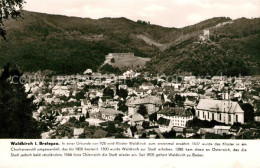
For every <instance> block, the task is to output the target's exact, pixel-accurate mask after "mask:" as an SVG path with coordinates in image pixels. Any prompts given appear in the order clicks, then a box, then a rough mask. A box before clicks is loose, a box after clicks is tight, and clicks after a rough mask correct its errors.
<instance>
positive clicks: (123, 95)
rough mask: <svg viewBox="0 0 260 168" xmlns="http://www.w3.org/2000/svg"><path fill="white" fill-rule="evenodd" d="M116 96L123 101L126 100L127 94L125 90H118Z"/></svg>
mask: <svg viewBox="0 0 260 168" xmlns="http://www.w3.org/2000/svg"><path fill="white" fill-rule="evenodd" d="M118 96H119V97H122V98H123V99H126V98H127V96H128V92H127V90H125V89H119V91H118Z"/></svg>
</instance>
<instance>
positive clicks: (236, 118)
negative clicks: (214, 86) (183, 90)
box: [196, 99, 244, 125]
mask: <svg viewBox="0 0 260 168" xmlns="http://www.w3.org/2000/svg"><path fill="white" fill-rule="evenodd" d="M196 116H197V117H198V118H199V119H201V120H208V121H211V120H216V121H218V122H221V123H225V124H231V125H233V124H234V123H235V122H240V123H241V124H243V123H244V111H243V110H242V109H241V107H240V105H239V104H238V103H237V102H233V101H230V100H213V99H200V101H199V103H198V106H197V107H196Z"/></svg>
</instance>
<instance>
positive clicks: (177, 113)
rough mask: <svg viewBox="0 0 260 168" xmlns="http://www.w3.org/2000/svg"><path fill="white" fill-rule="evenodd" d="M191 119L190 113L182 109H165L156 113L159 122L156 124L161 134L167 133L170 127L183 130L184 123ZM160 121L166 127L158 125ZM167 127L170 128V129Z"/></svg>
mask: <svg viewBox="0 0 260 168" xmlns="http://www.w3.org/2000/svg"><path fill="white" fill-rule="evenodd" d="M161 118H163V119H164V120H162V119H161ZM192 119H193V115H192V112H191V111H190V110H187V109H184V108H173V107H165V108H164V109H162V110H161V111H159V112H158V113H157V121H159V123H158V124H159V128H160V130H161V132H166V131H167V132H168V131H170V130H171V129H172V127H181V128H185V127H186V123H187V122H188V121H189V120H192ZM160 121H163V122H165V123H166V125H162V124H160ZM165 126H166V127H167V128H166V127H165ZM169 126H171V128H170V127H169Z"/></svg>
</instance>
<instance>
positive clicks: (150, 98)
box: [127, 96, 162, 106]
mask: <svg viewBox="0 0 260 168" xmlns="http://www.w3.org/2000/svg"><path fill="white" fill-rule="evenodd" d="M140 104H156V105H162V100H161V98H160V97H156V96H148V97H145V98H138V99H135V100H132V101H131V100H129V101H127V105H128V106H131V105H140Z"/></svg>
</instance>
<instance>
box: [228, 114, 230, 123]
mask: <svg viewBox="0 0 260 168" xmlns="http://www.w3.org/2000/svg"><path fill="white" fill-rule="evenodd" d="M228 122H231V115H230V114H229V115H228Z"/></svg>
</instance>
